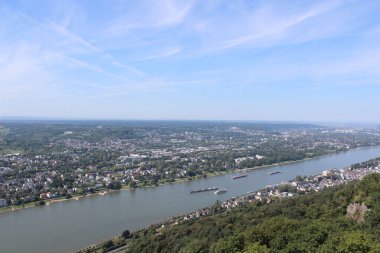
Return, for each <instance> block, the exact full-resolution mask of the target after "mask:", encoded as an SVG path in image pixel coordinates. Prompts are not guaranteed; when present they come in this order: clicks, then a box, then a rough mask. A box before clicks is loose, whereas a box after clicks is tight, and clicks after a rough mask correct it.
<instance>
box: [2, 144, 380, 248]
mask: <svg viewBox="0 0 380 253" xmlns="http://www.w3.org/2000/svg"><path fill="white" fill-rule="evenodd" d="M375 157H380V146H377V147H370V148H360V149H355V150H351V151H348V152H345V153H341V154H337V155H332V156H326V157H322V158H317V159H312V160H308V161H302V162H297V163H292V164H287V165H279V166H271V167H266V168H261V169H257V170H254V171H251V172H248V177H245V178H241V179H238V180H232V179H231V176H232V175H231V174H227V175H223V176H217V177H210V178H206V179H201V180H196V181H191V182H183V183H177V184H171V185H165V186H159V187H156V188H146V189H137V190H134V191H120V192H114V193H110V194H106V195H104V196H89V197H86V198H82V199H80V200H70V201H65V202H59V203H53V204H51V205H49V206H45V207H36V208H27V209H24V210H19V211H14V212H8V213H2V214H0V252H1V253H2V252H4V253H20V252H28V253H37V252H38V253H56V252H59V253H61V252H74V251H75V250H77V249H80V248H83V247H86V246H88V245H90V244H92V243H95V242H101V241H104V240H107V239H109V238H111V237H113V236H115V235H116V234H117V233H120V232H121V231H123V230H125V229H130V230H135V229H139V228H142V227H146V226H148V225H150V224H153V223H157V222H160V221H162V220H164V219H168V218H171V217H173V216H177V215H180V214H185V213H188V212H191V211H194V210H197V209H199V208H202V207H205V206H209V205H211V204H213V203H214V202H215V201H216V200H221V201H222V200H225V199H228V198H231V197H234V196H237V195H241V194H244V193H246V192H249V191H253V190H258V189H260V188H263V187H265V186H266V185H268V184H276V183H280V182H281V181H286V180H290V179H292V178H294V177H295V176H297V175H305V176H307V175H314V174H318V173H320V172H321V171H323V170H326V169H331V168H343V167H347V166H349V165H350V164H352V163H357V162H363V161H366V160H368V159H371V158H375ZM274 171H282V172H283V173H281V174H276V175H272V176H270V175H268V174H269V173H270V172H274ZM212 186H216V187H219V188H227V189H228V192H227V193H226V194H223V195H215V194H214V193H213V192H212V191H211V192H203V193H197V194H189V192H190V191H191V190H193V189H198V188H205V187H212Z"/></svg>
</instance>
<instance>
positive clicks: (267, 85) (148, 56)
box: [0, 0, 380, 122]
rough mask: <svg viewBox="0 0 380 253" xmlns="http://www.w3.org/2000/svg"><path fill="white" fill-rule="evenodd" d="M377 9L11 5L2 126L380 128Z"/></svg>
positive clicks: (0, 75)
mask: <svg viewBox="0 0 380 253" xmlns="http://www.w3.org/2000/svg"><path fill="white" fill-rule="evenodd" d="M379 11H380V2H377V1H369V0H368V1H350V2H347V1H327V0H326V1H308V2H306V1H292V2H285V1H271V2H268V1H249V0H242V1H233V2H231V1H207V2H205V1H200V0H194V1H175V0H162V1H154V0H144V1H137V2H135V1H123V0H119V1H112V3H111V2H109V1H80V2H79V1H47V0H46V1H43V0H38V1H30V2H27V1H2V2H0V116H2V117H31V118H54V119H56V118H57V119H59V118H64V119H147V120H157V119H164V120H171V119H175V120H241V121H302V122H380V114H379V113H378V109H376V108H380V100H379V99H378V97H379V95H380V61H379V60H378V59H379V58H380V19H379V18H378V13H379Z"/></svg>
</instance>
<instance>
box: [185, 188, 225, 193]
mask: <svg viewBox="0 0 380 253" xmlns="http://www.w3.org/2000/svg"><path fill="white" fill-rule="evenodd" d="M218 189H219V188H218V187H209V188H204V189H198V190H192V191H191V192H190V193H198V192H207V191H215V190H218Z"/></svg>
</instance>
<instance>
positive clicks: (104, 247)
mask: <svg viewBox="0 0 380 253" xmlns="http://www.w3.org/2000/svg"><path fill="white" fill-rule="evenodd" d="M113 246H114V243H113V241H112V240H109V241H106V242H105V243H104V245H103V249H109V248H111V247H113Z"/></svg>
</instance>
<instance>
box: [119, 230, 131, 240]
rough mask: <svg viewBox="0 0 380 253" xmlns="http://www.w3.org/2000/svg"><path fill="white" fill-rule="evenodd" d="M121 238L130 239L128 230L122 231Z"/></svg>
mask: <svg viewBox="0 0 380 253" xmlns="http://www.w3.org/2000/svg"><path fill="white" fill-rule="evenodd" d="M121 236H122V237H124V238H125V239H128V238H130V237H131V232H129V230H128V229H127V230H124V231H123V233H121Z"/></svg>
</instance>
